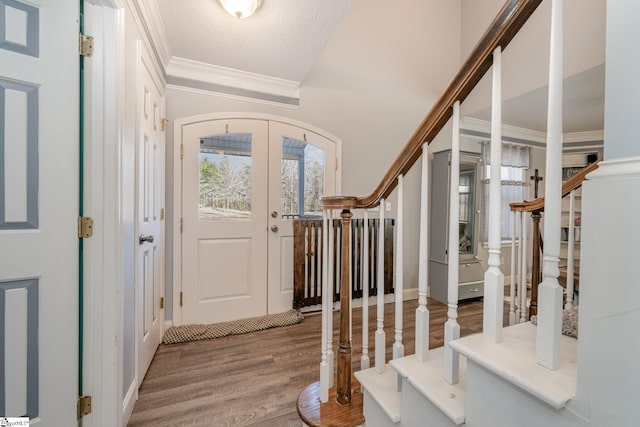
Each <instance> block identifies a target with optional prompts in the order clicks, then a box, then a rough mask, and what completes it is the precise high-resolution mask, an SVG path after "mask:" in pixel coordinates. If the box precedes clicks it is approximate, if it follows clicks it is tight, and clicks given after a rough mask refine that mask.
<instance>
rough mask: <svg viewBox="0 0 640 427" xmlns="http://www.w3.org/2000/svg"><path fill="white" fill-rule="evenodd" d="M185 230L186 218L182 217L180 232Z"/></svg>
mask: <svg viewBox="0 0 640 427" xmlns="http://www.w3.org/2000/svg"><path fill="white" fill-rule="evenodd" d="M183 230H184V218H180V233H182V231H183Z"/></svg>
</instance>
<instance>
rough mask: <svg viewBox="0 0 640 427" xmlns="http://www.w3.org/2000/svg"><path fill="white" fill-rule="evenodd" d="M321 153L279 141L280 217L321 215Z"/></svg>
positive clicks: (306, 145) (294, 142)
mask: <svg viewBox="0 0 640 427" xmlns="http://www.w3.org/2000/svg"><path fill="white" fill-rule="evenodd" d="M324 154H325V153H324V150H323V149H322V148H320V147H318V146H315V145H313V144H310V143H307V142H304V141H299V140H296V139H292V138H287V137H284V138H282V165H281V177H282V217H283V218H302V217H314V216H321V215H322V208H321V207H320V197H321V196H322V195H323V194H324V165H325V161H324Z"/></svg>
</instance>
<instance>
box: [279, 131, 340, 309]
mask: <svg viewBox="0 0 640 427" xmlns="http://www.w3.org/2000/svg"><path fill="white" fill-rule="evenodd" d="M335 191H336V144H335V142H333V141H331V140H329V139H328V138H325V137H323V136H321V135H319V134H317V133H315V132H311V131H309V130H307V129H304V128H300V127H297V126H292V125H289V124H285V123H281V122H275V121H272V122H269V216H268V218H269V239H268V250H267V253H268V255H267V257H268V262H269V267H268V268H269V283H268V304H267V307H268V312H269V313H280V312H283V311H286V310H289V309H291V307H292V303H293V267H294V266H293V219H294V218H300V217H307V218H309V217H322V208H321V207H320V203H319V202H320V196H322V195H334V194H336V193H335Z"/></svg>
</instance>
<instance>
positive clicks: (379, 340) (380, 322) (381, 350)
mask: <svg viewBox="0 0 640 427" xmlns="http://www.w3.org/2000/svg"><path fill="white" fill-rule="evenodd" d="M384 203H385V202H384V199H381V200H380V207H379V209H378V211H379V213H380V224H379V225H378V271H377V274H378V280H377V281H378V298H377V302H376V303H377V305H378V306H377V307H376V308H377V328H376V341H375V346H376V370H377V371H378V373H380V374H381V373H383V372H384V365H385V362H386V356H385V345H386V343H385V341H386V335H385V333H384V206H385V205H384Z"/></svg>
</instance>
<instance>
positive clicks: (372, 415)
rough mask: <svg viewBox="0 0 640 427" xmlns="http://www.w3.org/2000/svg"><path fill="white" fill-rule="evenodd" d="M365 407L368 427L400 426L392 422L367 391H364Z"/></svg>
mask: <svg viewBox="0 0 640 427" xmlns="http://www.w3.org/2000/svg"><path fill="white" fill-rule="evenodd" d="M363 406H364V419H365V420H366V423H365V425H366V427H398V426H399V425H400V424H397V423H394V422H393V421H391V419H390V418H389V416H388V415H387V414H386V413H385V412H384V410H383V409H382V408H381V407H380V405H378V403H377V402H376V400H375V399H374V398H373V397H372V396H371V394H370V393H369V392H368V391H367V390H366V389H365V390H364V403H363Z"/></svg>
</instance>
